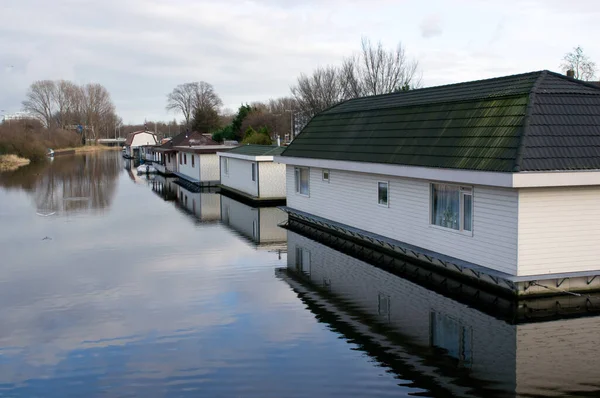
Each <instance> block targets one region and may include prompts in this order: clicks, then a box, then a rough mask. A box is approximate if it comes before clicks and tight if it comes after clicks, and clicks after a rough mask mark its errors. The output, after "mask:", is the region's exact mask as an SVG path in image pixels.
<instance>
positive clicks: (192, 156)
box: [190, 155, 196, 168]
mask: <svg viewBox="0 0 600 398" xmlns="http://www.w3.org/2000/svg"><path fill="white" fill-rule="evenodd" d="M190 157H191V158H192V168H194V167H195V165H194V163H196V162H195V161H194V155H191V156H190Z"/></svg>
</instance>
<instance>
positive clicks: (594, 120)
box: [275, 71, 600, 295]
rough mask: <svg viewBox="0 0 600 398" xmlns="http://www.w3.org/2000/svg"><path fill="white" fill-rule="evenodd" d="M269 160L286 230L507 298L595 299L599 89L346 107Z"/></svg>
mask: <svg viewBox="0 0 600 398" xmlns="http://www.w3.org/2000/svg"><path fill="white" fill-rule="evenodd" d="M275 161H276V162H280V163H285V164H286V165H287V207H286V210H287V211H288V213H289V214H290V218H292V217H295V218H299V219H303V220H305V221H307V222H312V223H316V224H319V225H321V226H324V225H327V226H328V227H329V228H331V229H332V230H336V231H338V232H339V231H345V233H346V234H347V235H348V236H350V237H351V238H353V239H354V238H356V239H358V238H360V239H361V240H364V241H368V242H370V244H373V245H376V246H378V247H382V248H386V249H393V250H396V251H397V252H398V253H399V254H401V255H403V256H408V257H412V258H416V259H418V260H420V262H421V263H422V264H423V265H424V266H425V267H428V266H429V267H430V266H434V267H441V268H442V269H443V270H445V272H450V271H452V272H458V273H460V274H461V275H462V276H464V277H469V278H475V279H476V280H478V281H482V282H485V283H488V284H491V285H493V286H494V287H497V288H504V289H508V290H509V291H510V292H511V293H513V294H517V295H532V294H556V293H557V292H564V291H579V290H600V244H598V242H600V87H598V86H595V85H592V84H588V83H585V82H581V81H578V80H575V79H573V78H569V77H566V76H562V75H560V74H556V73H553V72H549V71H540V72H532V73H526V74H521V75H514V76H507V77H501V78H496V79H488V80H481V81H474V82H468V83H460V84H453V85H448V86H440V87H430V88H424V89H418V90H410V91H405V92H399V93H393V94H387V95H379V96H373V97H363V98H357V99H352V100H349V101H346V102H343V103H341V104H339V105H336V106H334V107H332V108H329V109H328V110H326V111H324V112H322V113H320V114H318V115H316V116H315V117H314V118H313V119H312V120H311V121H310V122H309V123H308V125H307V126H306V127H305V128H304V130H302V132H301V133H300V134H299V135H298V137H296V138H295V139H294V141H292V143H291V144H290V145H289V146H288V147H287V149H286V150H285V151H284V152H283V153H282V155H281V156H278V157H276V158H275Z"/></svg>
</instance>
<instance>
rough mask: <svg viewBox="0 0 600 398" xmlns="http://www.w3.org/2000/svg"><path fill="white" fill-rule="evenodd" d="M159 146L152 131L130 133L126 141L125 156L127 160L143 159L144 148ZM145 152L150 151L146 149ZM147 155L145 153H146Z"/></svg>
mask: <svg viewBox="0 0 600 398" xmlns="http://www.w3.org/2000/svg"><path fill="white" fill-rule="evenodd" d="M157 144H158V140H157V139H156V134H154V133H153V132H151V131H146V130H143V131H136V132H133V133H129V135H128V136H127V140H125V151H124V152H123V156H124V157H125V158H127V159H138V160H139V159H141V156H142V147H145V148H148V147H149V146H154V145H157ZM144 151H149V150H148V149H145V150H144ZM144 153H145V152H144Z"/></svg>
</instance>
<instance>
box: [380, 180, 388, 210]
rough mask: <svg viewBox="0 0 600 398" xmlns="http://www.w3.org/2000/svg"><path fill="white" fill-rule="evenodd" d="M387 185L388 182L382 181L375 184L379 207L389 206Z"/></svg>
mask: <svg viewBox="0 0 600 398" xmlns="http://www.w3.org/2000/svg"><path fill="white" fill-rule="evenodd" d="M389 185H390V184H389V183H388V182H383V181H379V182H378V183H377V201H378V203H379V205H381V206H385V207H388V206H389V196H390V193H389Z"/></svg>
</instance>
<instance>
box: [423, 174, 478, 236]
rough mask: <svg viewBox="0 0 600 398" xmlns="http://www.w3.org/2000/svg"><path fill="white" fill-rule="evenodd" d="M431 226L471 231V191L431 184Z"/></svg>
mask: <svg viewBox="0 0 600 398" xmlns="http://www.w3.org/2000/svg"><path fill="white" fill-rule="evenodd" d="M431 224H433V225H437V226H440V227H444V228H450V229H454V230H456V231H466V232H472V231H473V189H472V188H469V187H460V186H458V185H448V184H431Z"/></svg>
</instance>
